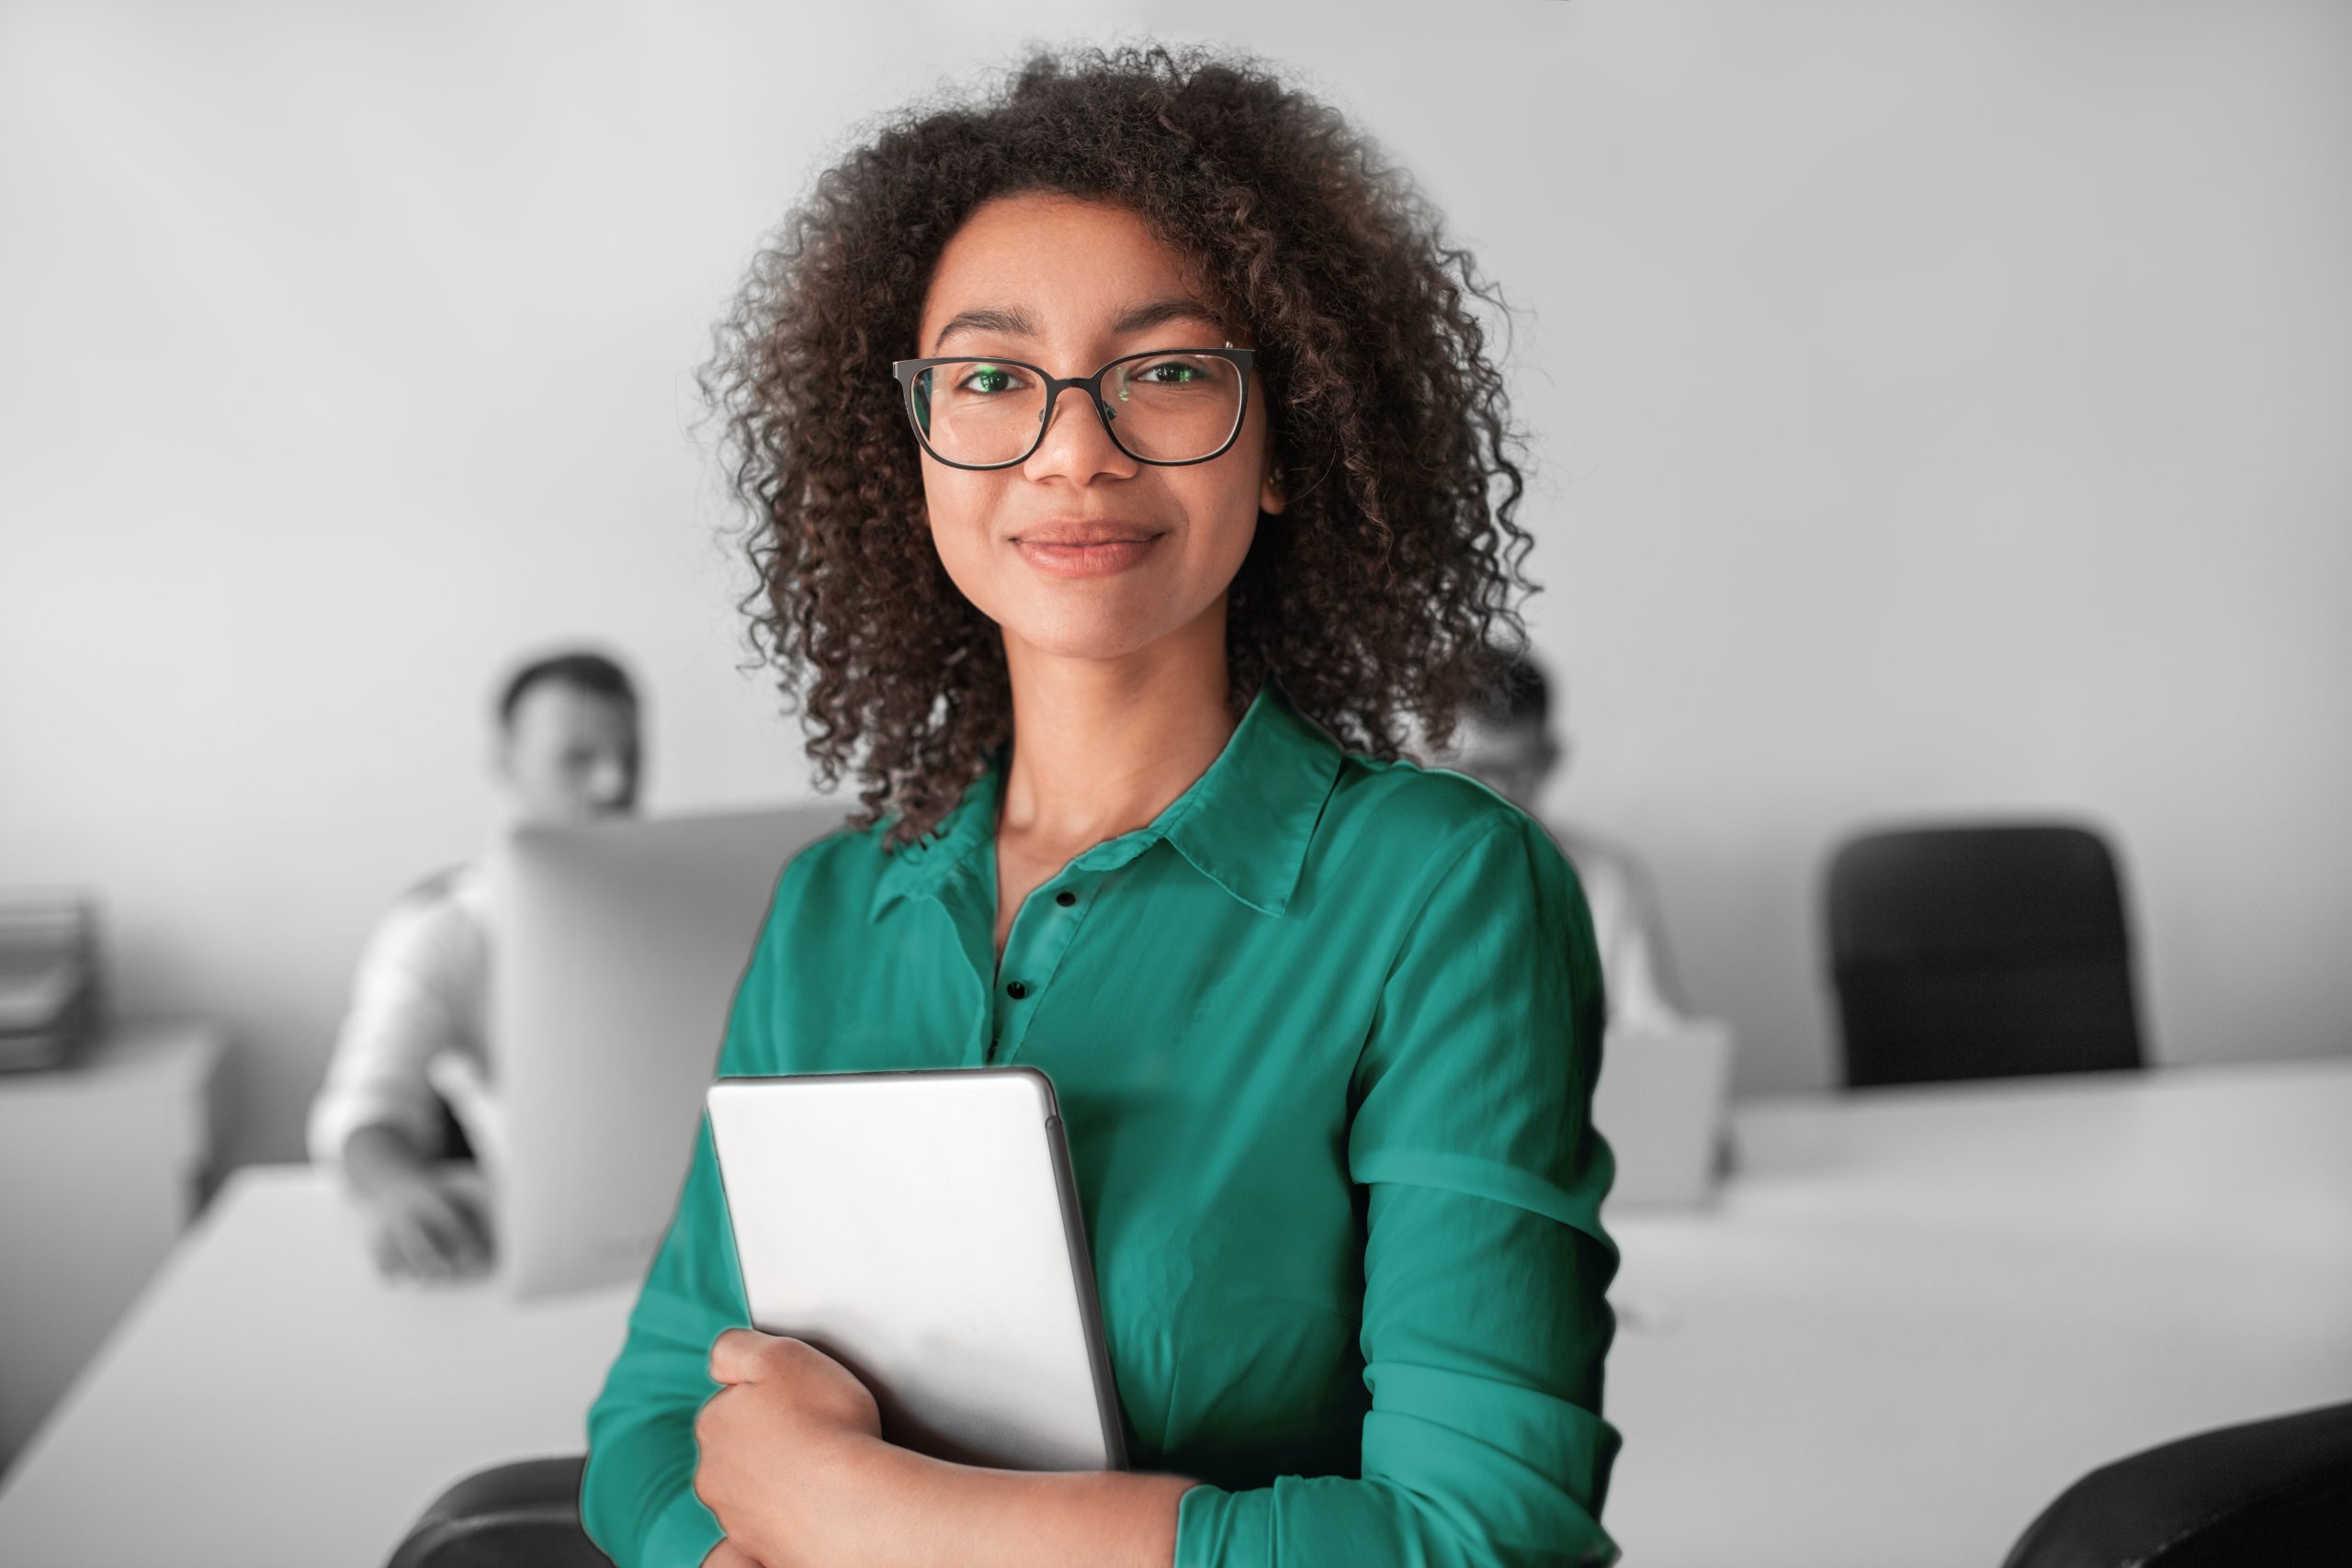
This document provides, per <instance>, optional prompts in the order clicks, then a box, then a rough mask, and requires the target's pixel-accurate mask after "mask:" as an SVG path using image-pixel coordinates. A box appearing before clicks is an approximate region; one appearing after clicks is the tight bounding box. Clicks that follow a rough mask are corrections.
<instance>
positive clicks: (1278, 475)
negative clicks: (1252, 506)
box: [1258, 462, 1290, 513]
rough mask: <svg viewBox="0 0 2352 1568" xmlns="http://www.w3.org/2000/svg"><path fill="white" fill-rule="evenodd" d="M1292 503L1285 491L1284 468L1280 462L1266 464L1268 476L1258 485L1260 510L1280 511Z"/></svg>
mask: <svg viewBox="0 0 2352 1568" xmlns="http://www.w3.org/2000/svg"><path fill="white" fill-rule="evenodd" d="M1289 504H1290V497H1288V496H1286V495H1284V494H1283V469H1282V465H1281V464H1280V463H1273V462H1270V463H1268V464H1267V465H1266V478H1265V479H1264V481H1263V482H1262V483H1261V484H1260V485H1259V486H1258V510H1259V511H1261V512H1270V513H1278V512H1280V511H1281V510H1282V509H1283V507H1285V506H1288V505H1289Z"/></svg>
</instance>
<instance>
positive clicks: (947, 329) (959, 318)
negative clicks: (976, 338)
mask: <svg viewBox="0 0 2352 1568" xmlns="http://www.w3.org/2000/svg"><path fill="white" fill-rule="evenodd" d="M966 332H972V333H1011V334H1012V335H1013V336H1015V337H1035V336H1036V335H1037V323H1036V322H1035V321H1031V320H1030V319H1029V317H1028V315H1027V313H1026V312H1024V311H1023V310H1021V308H1020V307H1019V306H1009V307H1008V306H982V307H981V308H980V309H978V310H959V311H957V312H956V314H955V315H953V316H950V317H948V318H947V324H946V325H945V326H944V327H942V328H940V329H939V335H938V336H937V337H935V338H933V339H932V340H931V351H932V353H933V354H937V353H938V352H939V345H940V344H943V343H945V342H946V341H947V340H948V338H949V337H950V336H952V335H953V334H955V333H966Z"/></svg>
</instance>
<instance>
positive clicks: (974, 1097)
mask: <svg viewBox="0 0 2352 1568" xmlns="http://www.w3.org/2000/svg"><path fill="white" fill-rule="evenodd" d="M707 1102H708V1105H709V1110H710V1131H711V1138H712V1142H713V1144H714V1145H715V1147H716V1148H717V1151H718V1172H719V1180H720V1182H721V1184H722V1185H723V1186H724V1188H725V1189H726V1193H727V1209H728V1214H729V1220H730V1221H731V1223H732V1224H733V1227H734V1233H735V1255H736V1258H737V1261H738V1262H739V1264H740V1265H741V1269H742V1274H743V1299H744V1301H745V1303H747V1304H748V1305H749V1306H750V1308H751V1316H752V1326H753V1327H755V1328H758V1329H760V1330H761V1331H762V1332H763V1333H768V1334H784V1335H790V1336H791V1337H794V1338H797V1339H805V1340H807V1341H808V1342H809V1344H811V1345H814V1346H816V1347H817V1348H819V1349H820V1350H823V1351H824V1352H825V1353H826V1354H828V1355H830V1356H831V1357H833V1358H834V1359H836V1360H838V1361H840V1362H841V1363H842V1365H844V1366H846V1367H848V1368H849V1369H850V1371H853V1372H854V1373H856V1374H857V1376H858V1377H859V1378H860V1379H861V1380H862V1381H863V1382H865V1385H866V1387H868V1388H870V1389H872V1390H873V1391H874V1396H875V1401H876V1404H878V1405H879V1406H880V1407H881V1413H882V1435H883V1436H884V1437H885V1438H888V1439H889V1440H890V1441H891V1442H894V1443H897V1444H899V1445H900V1446H901V1447H905V1448H910V1449H913V1450H917V1451H919V1452H922V1453H926V1454H931V1455H933V1456H935V1457H937V1458H941V1459H947V1460H953V1461H956V1462H958V1463H963V1464H981V1465H989V1466H992V1467H995V1468H998V1469H1005V1470H1121V1469H1125V1465H1126V1450H1125V1443H1124V1441H1123V1440H1122V1437H1121V1432H1122V1428H1121V1425H1120V1417H1119V1401H1118V1395H1117V1392H1116V1390H1115V1389H1114V1386H1113V1383H1112V1379H1111V1363H1110V1358H1109V1356H1108V1355H1107V1354H1106V1353H1105V1351H1104V1348H1103V1326H1102V1320H1101V1313H1100V1311H1099V1308H1098V1304H1097V1302H1096V1297H1095V1293H1094V1269H1093V1265H1092V1262H1091V1259H1090V1258H1089V1257H1088V1254H1087V1247H1086V1225H1085V1221H1084V1219H1083V1218H1082V1217H1081V1215H1080V1212H1079V1207H1078V1196H1077V1190H1076V1189H1075V1187H1074V1186H1073V1185H1072V1184H1071V1181H1070V1170H1069V1145H1067V1143H1066V1142H1065V1141H1064V1139H1063V1136H1062V1124H1061V1116H1060V1112H1059V1110H1058V1109H1057V1106H1056V1105H1055V1102H1054V1086H1053V1083H1052V1080H1050V1079H1049V1078H1047V1077H1046V1075H1045V1074H1044V1073H1042V1072H1040V1071H1038V1070H1037V1069H1036V1068H1035V1067H974V1068H960V1069H957V1068H949V1069H939V1070H933V1071H922V1072H896V1073H819V1074H807V1075H800V1076H795V1077H766V1078H721V1079H719V1080H718V1082H717V1083H715V1084H713V1085H711V1086H710V1090H709V1094H708V1096H707Z"/></svg>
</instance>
